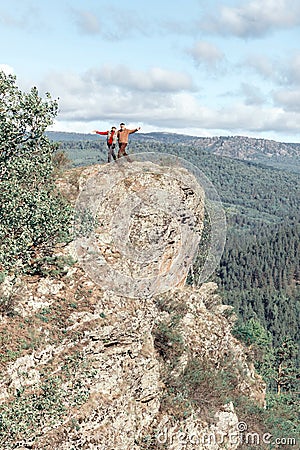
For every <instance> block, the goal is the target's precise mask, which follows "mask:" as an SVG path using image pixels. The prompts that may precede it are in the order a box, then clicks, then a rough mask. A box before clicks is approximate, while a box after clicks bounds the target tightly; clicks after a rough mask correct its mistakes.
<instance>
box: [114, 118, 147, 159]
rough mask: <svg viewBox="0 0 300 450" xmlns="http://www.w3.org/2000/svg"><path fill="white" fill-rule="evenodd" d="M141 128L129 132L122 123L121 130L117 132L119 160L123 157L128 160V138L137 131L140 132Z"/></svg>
mask: <svg viewBox="0 0 300 450" xmlns="http://www.w3.org/2000/svg"><path fill="white" fill-rule="evenodd" d="M140 129H141V127H138V128H135V129H134V130H128V129H127V128H125V123H123V122H122V123H120V129H119V130H118V132H117V138H118V143H119V151H118V158H121V156H126V157H127V159H129V158H128V154H127V153H126V147H127V144H128V136H129V135H130V134H131V133H135V132H136V131H139V130H140Z"/></svg>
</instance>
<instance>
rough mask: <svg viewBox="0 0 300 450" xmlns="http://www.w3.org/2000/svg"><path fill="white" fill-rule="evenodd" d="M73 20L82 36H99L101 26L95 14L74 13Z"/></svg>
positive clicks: (87, 12) (86, 12)
mask: <svg viewBox="0 0 300 450" xmlns="http://www.w3.org/2000/svg"><path fill="white" fill-rule="evenodd" d="M74 15H75V20H76V23H77V25H78V28H79V30H80V31H81V32H82V33H83V34H99V33H100V32H101V29H102V27H101V24H100V21H99V20H98V18H97V17H96V16H95V14H93V13H91V12H90V11H74Z"/></svg>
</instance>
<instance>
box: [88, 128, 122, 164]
mask: <svg viewBox="0 0 300 450" xmlns="http://www.w3.org/2000/svg"><path fill="white" fill-rule="evenodd" d="M93 133H97V134H102V135H104V136H107V139H106V143H107V147H108V156H107V162H109V163H110V162H111V157H113V158H114V160H115V161H116V159H117V158H116V154H115V151H114V150H115V148H116V143H117V140H118V138H117V129H116V127H111V130H110V131H97V130H94V131H93Z"/></svg>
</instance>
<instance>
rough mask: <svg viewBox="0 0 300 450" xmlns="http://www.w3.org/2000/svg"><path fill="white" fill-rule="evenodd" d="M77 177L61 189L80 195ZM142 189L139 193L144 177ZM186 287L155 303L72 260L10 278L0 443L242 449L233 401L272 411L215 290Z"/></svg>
mask: <svg viewBox="0 0 300 450" xmlns="http://www.w3.org/2000/svg"><path fill="white" fill-rule="evenodd" d="M81 170H82V169H81ZM81 170H80V171H81ZM94 170H96V169H95V168H92V169H87V170H85V172H84V173H83V175H84V176H86V177H87V176H89V175H91V174H93V173H94V172H93V171H94ZM97 170H98V168H97ZM80 171H78V170H77V172H80ZM75 172H76V171H75ZM69 175H70V176H71V175H72V177H73V181H74V182H73V184H72V186H71V187H70V184H68V183H66V182H64V181H63V180H61V181H60V186H61V188H62V189H64V191H65V192H67V191H68V193H69V195H70V197H71V199H72V198H73V199H75V198H76V197H77V194H78V192H79V191H78V190H77V187H76V183H77V181H78V180H76V177H75V176H74V172H69ZM133 178H134V177H133ZM75 180H76V181H75ZM122 183H123V182H122ZM134 183H135V187H137V186H138V189H142V187H141V186H142V184H143V182H142V181H141V180H137V179H135V181H134ZM139 183H140V184H139ZM77 186H78V189H80V185H79V184H77ZM124 186H125V185H124V183H123V187H124ZM124 189H125V187H124ZM128 189H129V190H130V189H133V188H132V184H131V185H130V186H128ZM176 189H177V188H176V187H174V190H176ZM178 192H179V190H178ZM195 204H200V203H197V202H196V203H195ZM199 211H202V209H201V208H200V209H199ZM201 214H202V213H201ZM153 217H155V214H153ZM135 220H136V221H138V218H137V216H136V217H135ZM153 226H154V223H152V224H151V223H150V224H148V231H147V232H146V235H147V236H148V237H149V227H150V228H151V227H152V228H153ZM175 227H176V226H175ZM162 228H163V225H162ZM137 230H139V236H142V235H143V230H142V228H141V227H139V226H138V227H137ZM169 232H170V229H169ZM169 232H168V233H169ZM139 236H136V238H138V237H139ZM168 236H169V237H170V233H169V234H168ZM130 238H131V239H132V242H134V239H135V237H134V236H133V234H132V235H131V237H130ZM173 241H174V242H175V244H174V242H173ZM98 242H99V241H98ZM176 242H177V241H176V239H175V240H174V239H173V240H172V243H171V244H170V245H171V246H172V245H173V246H174V245H175V247H172V248H173V254H177V253H178V251H177V250H176V245H177V244H176ZM99 245H100V244H99ZM101 245H103V242H101ZM108 245H111V243H110V241H109V239H108ZM137 245H140V243H138V244H137ZM70 252H71V253H72V252H73V256H74V250H72V245H69V246H68V247H64V248H60V249H57V255H59V254H60V255H61V257H66V256H67V255H69V254H70ZM162 254H163V255H164V254H165V249H164V250H163V251H162ZM170 254H171V253H170ZM171 257H173V256H172V255H171ZM108 261H109V259H108ZM160 269H161V268H159V267H157V266H156V265H155V263H154V264H153V265H152V266H151V271H154V272H155V271H157V272H158V273H160ZM115 270H116V271H117V269H115ZM141 270H142V269H141ZM143 270H145V267H144V266H143ZM50 275H51V274H50ZM179 281H182V280H181V279H180V280H179ZM176 284H178V283H176ZM179 284H180V286H178V285H177V286H174V287H173V289H167V290H165V289H161V290H158V291H157V292H156V293H155V294H154V295H149V296H143V295H141V296H125V295H120V293H119V292H118V289H117V290H114V289H113V286H112V289H109V288H108V287H107V286H106V287H105V289H103V287H102V286H101V283H99V282H97V279H96V280H95V279H92V278H91V277H90V276H89V273H87V271H85V270H84V269H83V268H82V266H80V265H79V264H78V263H76V262H75V263H71V262H70V261H69V265H68V264H66V265H65V267H61V269H60V271H57V272H56V273H55V276H53V274H52V275H51V276H44V277H41V276H32V277H29V276H27V277H22V278H19V279H18V280H10V279H9V278H7V279H6V281H5V283H4V284H3V285H2V290H3V293H2V294H3V296H5V297H6V298H7V299H8V300H9V301H10V314H9V316H7V315H3V316H2V318H1V322H0V332H1V359H0V363H1V380H0V393H1V394H0V401H1V405H0V448H1V449H3V450H10V449H15V448H19V449H23V450H24V449H43V450H47V449H49V450H50V449H51V450H54V449H55V450H75V449H89V450H96V449H97V450H100V449H103V450H104V449H105V450H146V449H160V448H167V449H178V450H179V449H212V450H217V449H221V448H222V449H225V448H226V449H232V450H233V449H236V448H238V445H239V432H240V431H241V430H240V428H239V424H240V417H239V414H238V411H237V409H236V407H235V399H236V398H244V397H246V398H250V399H252V400H253V401H254V402H255V403H257V404H259V405H263V403H264V390H265V386H264V383H263V382H262V380H261V378H260V377H259V376H258V375H257V374H256V373H255V371H254V368H253V365H252V364H251V362H249V360H248V355H247V352H246V350H245V348H244V347H243V346H242V344H241V343H240V342H239V341H237V340H236V339H235V338H234V337H233V335H232V334H231V328H232V324H233V321H234V316H233V314H232V309H231V307H229V306H226V305H222V304H221V300H220V298H219V296H218V293H217V286H216V285H215V284H213V283H204V284H203V285H202V286H201V287H200V288H191V287H189V286H186V285H182V283H179Z"/></svg>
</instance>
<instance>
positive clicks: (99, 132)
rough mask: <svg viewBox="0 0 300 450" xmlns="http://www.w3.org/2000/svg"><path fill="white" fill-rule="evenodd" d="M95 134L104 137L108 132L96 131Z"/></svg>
mask: <svg viewBox="0 0 300 450" xmlns="http://www.w3.org/2000/svg"><path fill="white" fill-rule="evenodd" d="M96 133H97V134H102V135H106V134H108V131H96Z"/></svg>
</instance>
